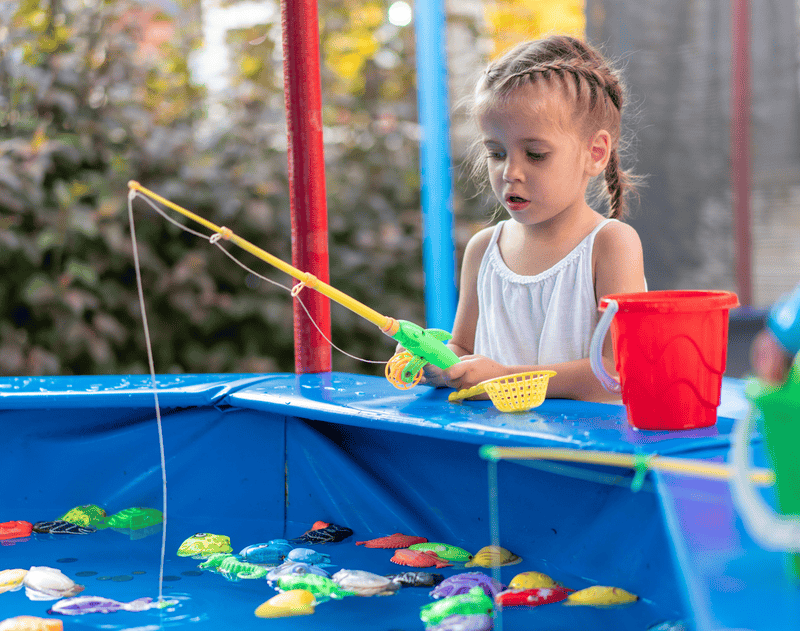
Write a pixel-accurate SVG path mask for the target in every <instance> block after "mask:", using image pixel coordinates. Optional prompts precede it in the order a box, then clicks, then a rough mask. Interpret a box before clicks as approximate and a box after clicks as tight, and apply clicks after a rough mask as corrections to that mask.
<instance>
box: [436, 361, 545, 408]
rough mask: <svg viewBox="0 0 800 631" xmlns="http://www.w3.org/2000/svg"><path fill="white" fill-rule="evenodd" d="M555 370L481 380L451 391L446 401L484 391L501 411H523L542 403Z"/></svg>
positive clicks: (520, 373) (466, 397) (460, 398)
mask: <svg viewBox="0 0 800 631" xmlns="http://www.w3.org/2000/svg"><path fill="white" fill-rule="evenodd" d="M555 374H556V371H555V370H534V371H531V372H519V373H516V374H513V375H505V376H503V377H495V378H494V379H487V380H486V381H481V382H480V383H479V384H478V385H477V386H472V387H471V388H466V389H464V390H459V391H458V392H451V393H450V396H449V397H447V400H448V401H451V402H452V401H461V400H463V399H468V398H470V397H474V396H476V395H478V394H482V393H483V392H486V393H487V394H488V395H489V398H490V399H491V400H492V403H494V406H495V407H496V408H497V409H498V410H500V411H501V412H525V411H527V410H530V409H532V408H535V407H537V406H539V405H541V404H542V402H543V401H544V398H545V395H546V394H547V383H548V382H549V381H550V377H552V376H553V375H555Z"/></svg>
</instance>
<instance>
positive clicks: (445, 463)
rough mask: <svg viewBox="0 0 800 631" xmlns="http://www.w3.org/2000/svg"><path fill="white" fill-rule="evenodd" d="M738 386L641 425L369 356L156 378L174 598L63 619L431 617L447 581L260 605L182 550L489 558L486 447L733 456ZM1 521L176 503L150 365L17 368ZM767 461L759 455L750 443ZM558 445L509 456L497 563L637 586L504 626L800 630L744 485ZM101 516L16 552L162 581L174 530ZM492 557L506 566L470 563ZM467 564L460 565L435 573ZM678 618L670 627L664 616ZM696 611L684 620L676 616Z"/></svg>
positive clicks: (403, 620) (131, 585) (592, 407)
mask: <svg viewBox="0 0 800 631" xmlns="http://www.w3.org/2000/svg"><path fill="white" fill-rule="evenodd" d="M741 392H742V383H741V382H739V381H737V380H729V379H726V380H725V382H724V385H723V401H722V405H721V407H720V410H719V421H718V423H717V425H716V426H715V427H712V428H707V429H704V430H697V431H689V432H645V431H634V430H632V429H631V428H630V427H629V426H628V424H627V421H626V417H625V410H624V408H622V407H621V406H616V405H604V404H592V403H581V402H574V401H564V400H547V401H545V403H544V404H543V405H542V406H541V407H539V408H537V409H535V410H533V411H530V412H526V413H520V414H502V413H500V412H498V411H497V410H496V409H495V408H494V407H492V406H491V404H490V403H489V402H466V403H457V404H453V403H448V402H447V392H446V391H444V390H433V389H430V388H426V387H418V388H414V389H413V390H409V391H398V390H395V389H394V388H393V387H392V386H391V385H390V384H388V383H387V382H386V381H385V380H384V379H381V378H375V377H365V376H358V375H352V374H342V373H330V374H328V373H326V374H314V375H293V374H270V375H179V376H168V375H163V376H160V377H159V402H160V406H161V409H162V420H163V431H164V446H165V457H166V472H167V485H168V493H167V498H168V511H167V522H166V548H165V550H166V556H165V560H164V572H163V594H164V597H165V598H166V599H170V600H173V601H176V602H175V604H174V605H172V606H170V607H168V608H164V609H151V610H148V611H145V612H139V613H133V612H126V611H119V612H116V613H109V614H100V613H93V614H86V615H82V616H74V617H63V621H64V625H65V628H66V629H71V628H75V629H78V628H101V629H137V630H144V629H148V630H149V629H159V628H176V627H180V628H186V629H187V631H188V630H190V629H197V630H198V631H200V630H201V629H250V628H253V629H265V628H269V629H353V630H360V629H382V630H386V631H388V630H395V631H397V630H406V631H412V630H422V629H424V624H423V623H422V621H421V620H420V617H419V612H420V608H421V607H423V606H424V605H426V604H428V603H430V602H433V599H432V598H431V596H430V594H429V592H430V589H429V588H419V587H408V588H405V587H404V588H402V589H401V590H400V591H399V592H397V593H396V594H395V595H393V596H387V597H347V598H344V599H342V600H336V601H334V600H331V601H328V602H325V603H321V604H319V605H318V606H317V607H316V611H315V613H314V614H313V615H309V616H298V617H292V618H283V619H272V620H263V619H260V618H257V617H256V616H255V615H254V611H255V609H256V607H258V606H259V605H260V604H261V603H263V602H265V601H267V600H268V599H270V598H271V597H272V596H274V595H275V594H276V592H275V590H274V589H273V588H272V587H271V586H270V584H269V583H268V582H267V581H266V580H264V579H258V580H240V581H238V582H231V581H228V580H226V579H225V578H224V577H223V576H221V575H219V574H216V573H213V572H209V571H203V570H201V569H198V564H199V563H200V561H199V560H197V559H193V558H191V557H183V556H178V554H177V551H178V548H179V546H180V545H181V543H182V542H183V541H184V540H185V539H187V538H188V537H190V536H191V535H193V534H195V533H198V532H205V533H213V534H221V535H226V536H228V537H230V541H231V546H232V548H233V551H234V552H238V551H239V550H241V549H242V548H244V547H245V546H247V545H250V544H254V543H260V542H265V541H269V540H271V539H276V538H292V537H297V536H299V535H301V534H302V533H303V532H304V531H306V530H308V529H309V528H311V526H312V524H313V523H314V522H316V521H318V520H321V521H325V522H329V523H335V524H338V525H342V526H347V527H348V528H351V529H352V530H353V533H354V534H353V536H352V537H349V538H347V539H345V540H344V541H341V542H338V543H329V544H324V545H320V546H313V545H310V546H307V547H312V548H314V549H316V550H318V551H320V552H324V553H325V554H328V555H330V557H331V563H332V567H331V568H328V569H329V570H330V571H336V570H338V569H342V568H347V569H362V570H367V571H370V572H373V573H376V574H381V575H385V574H396V573H399V572H402V571H406V570H408V569H412V568H407V567H403V566H399V565H397V564H395V563H393V562H392V561H391V560H390V559H391V556H392V553H393V551H392V550H384V549H369V548H365V547H364V546H356V545H355V542H356V541H364V540H368V539H372V538H376V537H381V536H384V535H389V534H392V533H396V532H402V533H405V534H413V535H420V536H423V537H426V538H427V539H428V540H429V541H434V542H443V543H448V544H454V545H457V546H460V547H463V548H466V549H467V550H469V551H470V552H472V553H473V554H474V553H475V552H476V551H477V550H479V549H480V548H482V547H483V546H486V545H488V544H490V543H491V540H490V537H491V532H490V521H491V519H490V510H489V494H490V485H489V482H488V475H487V467H488V465H487V462H486V461H485V460H482V459H481V458H480V456H479V448H480V446H481V445H484V444H493V445H512V446H513V445H518V446H559V447H568V448H572V449H600V450H607V451H614V452H624V453H643V454H662V455H671V456H676V457H691V458H703V459H708V460H718V461H721V460H724V459H725V458H726V454H727V449H728V446H729V433H730V429H731V424H732V420H731V419H733V418H735V417H737V416H739V415H742V414H745V413H747V405H746V403H745V401H744V399H743V397H742V394H741ZM0 410H2V428H3V439H2V443H0V444H1V445H2V447H0V463H1V464H0V472H1V473H2V489H3V490H2V501H1V502H0V522H7V521H15V520H25V521H29V522H32V523H33V522H38V521H46V520H54V519H56V518H57V517H59V516H60V515H63V514H64V513H65V512H66V511H68V510H69V509H71V508H73V507H76V506H81V505H85V504H96V505H99V506H102V507H103V508H104V509H105V510H106V511H107V512H108V514H109V515H110V514H112V513H116V512H118V511H120V510H123V509H126V508H130V507H150V508H156V509H161V507H162V493H161V490H162V477H161V465H160V453H159V442H158V430H157V424H156V421H155V411H154V397H153V392H152V390H151V388H150V378H149V377H147V376H141V375H137V376H128V377H95V376H90V377H58V378H6V379H0ZM754 443H755V451H756V458H757V464H763V463H764V459H763V453H761V452H760V451H759V449H758V446H759V444H760V441H759V440H758V439H757V438H756V439H755V440H754ZM631 479H632V472H631V471H629V470H623V469H610V468H604V467H598V466H589V465H579V464H569V465H567V464H563V463H555V462H536V463H527V464H525V463H522V462H507V461H501V462H500V463H498V465H497V482H498V483H497V491H496V492H497V501H498V505H499V535H500V536H499V543H500V545H502V546H503V547H505V548H506V549H508V550H510V551H512V552H514V553H515V554H517V555H519V556H520V557H522V559H523V561H522V562H521V563H519V564H517V565H513V566H508V567H503V568H501V569H500V578H501V581H502V582H503V583H508V582H509V581H510V580H511V578H512V577H513V576H515V575H516V574H518V573H520V572H523V571H530V570H535V571H539V572H543V573H545V574H548V575H549V576H551V577H552V578H554V579H555V580H557V581H559V582H561V583H563V584H564V585H565V586H567V587H570V588H573V589H582V588H584V587H588V586H591V585H595V584H599V585H611V586H616V587H621V588H623V589H626V590H628V591H630V592H633V593H635V594H637V595H638V596H639V597H640V599H639V600H638V601H637V602H635V603H633V604H630V605H626V606H621V607H612V608H596V607H576V606H565V605H564V604H563V603H555V604H550V605H544V606H541V607H536V608H520V607H515V608H505V609H504V610H503V612H502V620H501V621H500V622H501V625H502V627H503V628H504V629H547V630H548V631H557V630H564V631H566V630H590V629H592V630H607V629H613V630H615V631H627V630H636V631H644V630H645V629H648V628H651V627H653V626H657V625H659V624H662V623H665V622H672V623H677V622H678V621H683V622H684V623H685V625H686V627H685V628H690V629H698V630H709V631H710V630H712V629H754V630H755V629H793V628H794V629H797V628H800V598H798V594H797V591H796V588H795V587H794V585H792V584H791V583H790V582H789V580H788V579H787V575H786V572H785V568H784V565H785V563H784V561H785V559H784V556H783V555H782V554H781V553H779V552H768V551H764V550H761V549H759V548H757V547H756V546H755V545H754V544H753V543H752V541H751V540H750V539H749V537H748V536H747V534H746V532H745V530H744V529H743V528H742V524H741V521H740V519H739V518H738V516H737V515H736V512H735V510H734V509H733V508H732V504H731V499H730V494H729V492H728V490H727V485H726V484H724V483H719V482H708V481H701V480H693V479H687V478H682V477H679V476H674V475H655V474H653V473H650V474H648V476H647V479H646V481H645V484H644V487H643V488H642V489H641V490H640V491H639V492H632V490H631ZM142 534H145V533H139V532H138V531H131V532H129V533H128V534H126V533H124V532H120V531H118V530H112V529H105V530H99V531H98V532H95V533H92V534H88V535H55V534H33V535H31V536H29V537H26V538H22V539H7V540H4V541H0V543H1V544H2V547H0V569H10V568H22V569H28V568H30V567H34V566H47V567H53V568H57V569H59V570H60V571H61V572H63V573H64V574H66V575H67V576H68V577H70V578H71V579H73V580H74V581H75V582H77V583H79V584H81V585H83V586H84V588H85V589H84V591H83V592H82V594H81V595H92V596H101V597H105V598H111V599H115V600H118V601H124V602H127V601H131V600H133V599H136V598H141V597H146V596H149V597H153V598H155V597H157V595H158V589H159V573H160V572H159V570H160V561H161V530H160V529H157V531H156V532H152V533H150V534H149V536H141V535H142ZM471 570H473V571H474V570H477V571H482V570H483V571H485V572H487V573H491V570H489V569H485V570H484V569H483V568H471ZM428 571H435V572H439V573H442V574H444V575H445V576H449V575H452V574H455V573H458V572H463V571H465V570H464V568H463V567H452V568H443V569H440V570H431V569H429V570H428ZM53 602H54V601H50V602H42V601H33V600H30V599H29V598H27V597H26V595H25V590H24V589H23V590H19V591H13V592H6V593H0V620H3V619H5V618H10V617H13V616H19V615H33V616H38V617H54V616H49V615H48V613H47V611H48V609H49V608H50V607H51V606H52V605H53ZM665 628H666V627H665ZM676 628H679V627H676Z"/></svg>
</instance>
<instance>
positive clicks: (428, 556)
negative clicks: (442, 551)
mask: <svg viewBox="0 0 800 631" xmlns="http://www.w3.org/2000/svg"><path fill="white" fill-rule="evenodd" d="M390 561H392V563H397V564H398V565H408V566H410V567H431V566H432V565H435V566H436V567H437V568H439V567H453V564H452V563H448V562H447V561H445V560H444V559H440V558H439V555H438V554H436V553H435V552H417V551H416V550H395V552H394V556H393V557H392V558H391V559H390Z"/></svg>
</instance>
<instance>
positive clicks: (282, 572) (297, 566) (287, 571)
mask: <svg viewBox="0 0 800 631" xmlns="http://www.w3.org/2000/svg"><path fill="white" fill-rule="evenodd" d="M291 574H294V575H298V576H299V575H302V574H316V575H317V576H324V577H325V578H330V573H329V572H328V571H326V570H324V569H322V568H321V567H319V566H318V565H311V564H310V563H300V562H297V561H286V563H283V564H282V565H279V566H278V567H274V568H272V569H271V570H270V571H269V572H268V573H267V580H268V581H269V583H270V585H272V584H273V583H275V582H277V581H278V579H280V578H281V577H283V576H289V575H291Z"/></svg>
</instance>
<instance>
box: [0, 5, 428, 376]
mask: <svg viewBox="0 0 800 631" xmlns="http://www.w3.org/2000/svg"><path fill="white" fill-rule="evenodd" d="M184 4H186V3H184ZM323 4H325V5H326V6H325V7H321V11H323V10H324V11H325V15H323V16H321V18H322V19H321V23H322V24H323V29H322V32H321V40H322V49H323V51H324V50H326V49H327V48H329V46H330V42H331V41H332V40H333V39H334V38H336V37H338V36H341V27H342V24H345V25H347V24H349V25H350V26H349V27H350V28H351V30H353V31H354V32H355V33H356V35H354V37H356V36H358V37H362V38H363V36H364V35H363V34H364V33H365V32H366V31H365V29H367V28H368V27H369V28H372V26H371V25H367V24H365V23H363V20H362V21H361V22H358V21H357V23H353V24H350V22H349V21H350V20H351V18H350V17H348V16H349V15H354V13H353V12H352V10H351V9H352V7H350V6H349V5H350V4H352V2H349V3H348V1H347V0H339V1H338V2H330V3H323ZM66 6H69V7H70V8H69V11H67V10H66V9H65V8H64V7H66ZM376 6H377V5H376ZM59 7H61V8H59ZM370 15H373V17H374V15H375V12H374V11H372V13H370ZM165 22H166V23H167V25H168V27H169V28H168V31H169V32H170V35H169V36H168V37H160V36H158V33H159V32H160V31H159V29H162V30H163V26H164V23H165ZM195 28H196V26H195ZM149 29H155V30H149ZM275 31H276V29H275V28H273V29H272V30H271V31H270V37H267V38H264V37H263V35H264V28H263V27H260V28H252V29H243V30H241V31H237V32H233V33H231V34H229V35H230V36H229V38H228V43H229V45H230V47H231V49H232V50H233V52H234V63H235V67H236V68H237V69H238V71H239V72H238V74H237V78H236V81H235V82H234V85H233V86H232V88H231V94H230V95H227V96H226V98H225V99H224V101H223V102H222V103H220V104H218V107H222V108H224V109H223V113H222V116H219V117H217V118H216V119H215V118H213V116H211V115H210V114H209V112H208V107H207V101H206V94H205V90H204V88H202V87H200V86H197V85H195V84H194V83H193V82H192V77H191V76H190V72H189V65H188V63H187V60H188V59H189V58H190V55H191V52H192V48H193V46H194V43H195V42H196V41H197V36H198V33H197V32H195V31H192V30H183V27H181V26H180V25H179V23H178V22H177V21H173V20H170V19H168V17H167V16H163V15H158V14H156V13H155V12H154V11H153V10H151V9H146V8H143V5H141V4H139V3H136V2H133V1H131V0H122V1H119V2H97V3H88V2H87V3H75V4H74V6H73V4H71V3H70V4H69V5H67V4H64V5H62V4H61V3H50V2H44V0H42V1H39V0H25V1H24V2H21V3H19V4H18V6H17V11H16V13H15V14H14V15H13V18H12V22H11V28H8V29H5V30H2V29H0V245H1V246H2V247H0V261H1V264H2V268H3V270H5V274H3V277H2V278H0V374H5V375H39V374H114V373H141V372H145V371H146V358H147V356H146V352H145V347H144V333H143V330H142V325H141V317H140V313H139V303H138V296H137V290H136V283H135V275H134V266H133V257H132V247H131V242H130V237H129V230H128V217H127V205H126V195H127V181H128V180H131V179H135V180H138V181H139V182H141V183H142V184H143V185H144V186H146V187H147V188H150V189H152V190H154V191H157V192H159V193H160V194H162V195H163V196H165V197H167V198H168V199H171V200H172V201H174V202H175V203H178V204H180V205H182V206H185V207H186V208H189V209H191V210H193V211H194V212H196V213H198V214H199V215H202V216H204V217H207V218H208V219H209V220H211V221H213V222H214V223H217V224H218V225H225V226H228V227H230V228H231V229H233V230H234V231H235V232H236V233H237V234H239V235H241V236H242V237H244V238H246V239H248V240H250V241H252V242H253V243H256V244H257V245H259V246H260V247H262V248H264V249H265V250H267V251H269V252H271V253H272V254H274V255H276V256H278V257H280V258H282V259H284V260H286V261H290V260H291V229H290V211H289V208H290V206H289V197H288V195H289V192H288V183H287V175H286V155H285V144H286V137H285V118H284V111H283V94H282V78H281V61H280V58H279V57H280V55H279V52H280V45H281V44H280V34H279V29H277V31H278V32H277V38H276V32H275ZM154 33H155V35H154ZM412 42H413V34H412V33H411V32H410V31H408V30H407V29H406V30H401V31H400V32H397V33H393V36H392V37H388V38H386V39H385V40H383V41H380V42H378V43H377V44H375V45H374V46H373V47H372V48H369V47H366V48H365V47H364V46H363V45H356V44H354V50H356V51H360V52H361V54H362V57H361V58H360V61H359V62H358V67H357V71H356V72H355V73H352V67H351V66H352V62H353V60H352V58H350V62H348V63H351V66H348V68H350V70H349V71H348V72H350V74H349V75H347V76H345V75H344V74H342V73H341V72H340V70H341V68H338V69H337V66H336V64H335V63H332V64H330V65H329V64H328V63H326V64H324V65H323V97H324V98H323V101H324V103H325V109H324V113H323V114H324V123H325V126H326V131H325V133H326V161H327V181H326V186H327V197H328V210H329V229H330V246H329V247H330V264H331V284H332V285H334V286H335V287H337V288H338V289H340V290H342V291H344V292H345V293H348V294H350V295H352V296H354V297H355V298H357V299H359V300H361V301H362V302H364V303H365V304H367V305H370V306H372V307H373V308H376V309H378V310H379V311H380V312H381V313H384V314H387V315H391V316H393V317H396V318H403V319H408V320H412V321H415V322H418V323H421V324H422V323H424V309H423V278H422V272H421V263H420V259H421V252H420V248H421V234H420V233H421V226H420V222H421V219H420V211H419V204H420V201H419V174H418V150H419V148H418V140H417V135H418V132H417V126H416V123H415V120H416V108H415V104H416V97H415V93H414V83H413V72H414V64H413V48H412ZM351 43H352V42H351ZM276 49H277V51H278V54H276ZM381 51H383V54H382V56H381V57H377V58H378V59H381V60H382V63H381V64H379V63H376V61H375V59H376V55H378V53H380V52H381ZM350 52H352V51H350ZM335 60H336V58H334V61H335ZM387 60H389V61H388V62H387ZM212 113H213V112H212ZM134 208H135V219H136V228H137V237H138V245H139V254H140V260H141V266H142V276H143V282H144V293H145V306H146V309H147V317H148V321H149V325H150V333H151V337H152V342H153V349H154V359H155V365H156V370H157V371H158V372H162V373H164V372H197V373H203V372H262V371H263V372H266V371H274V370H284V371H291V370H293V368H294V361H293V341H292V336H293V332H292V326H291V321H292V315H291V314H292V304H291V298H290V296H289V294H288V292H287V291H286V290H285V289H283V288H280V287H275V286H274V285H272V284H270V283H265V282H263V281H262V280H260V279H258V278H257V277H255V276H253V275H251V274H249V273H248V272H247V271H245V270H242V269H241V268H240V267H238V266H236V265H235V264H234V263H233V262H232V261H230V259H228V258H227V257H226V256H225V255H224V254H223V253H222V252H220V251H219V250H218V249H217V248H216V247H214V246H211V245H209V244H208V243H207V242H205V241H204V240H202V239H199V238H197V237H194V236H191V235H188V234H186V233H185V232H183V231H181V230H180V229H179V228H178V227H176V226H174V225H172V224H170V223H169V222H167V221H165V220H164V219H163V218H162V217H161V216H159V215H157V214H156V213H155V212H153V211H152V209H150V208H149V207H148V206H147V205H146V204H145V203H144V202H143V201H141V200H136V201H135V203H134ZM191 227H192V228H196V226H191ZM229 247H230V246H229ZM231 252H232V253H233V254H235V255H236V256H237V257H238V258H240V259H241V260H242V261H243V262H245V263H246V264H247V265H249V266H251V267H252V268H253V269H254V270H256V271H257V272H258V273H259V274H263V275H265V276H267V277H269V278H271V279H274V280H276V281H278V282H280V283H282V284H283V285H286V286H289V285H290V284H291V283H290V281H291V279H289V278H288V277H285V276H283V275H282V274H281V273H280V272H278V271H277V270H274V269H272V268H271V267H269V266H267V265H266V264H264V263H261V262H260V261H257V260H253V259H252V258H251V257H249V255H247V254H245V253H243V252H240V251H234V250H231ZM332 316H333V341H334V343H336V344H337V345H339V346H341V347H342V348H344V349H345V350H347V352H349V353H352V354H355V355H357V356H359V357H364V358H368V359H377V360H383V361H385V360H387V359H388V358H389V357H390V356H391V354H392V352H393V349H394V342H393V341H391V340H389V339H388V338H386V337H385V336H383V335H382V334H381V333H380V332H379V331H378V330H377V329H376V328H375V327H374V325H372V324H370V323H368V322H366V321H363V320H362V319H361V318H359V317H358V316H355V315H354V314H351V313H350V312H349V311H346V310H345V309H343V308H341V307H338V306H337V305H334V306H333V307H332ZM334 369H335V370H347V371H355V372H372V373H380V371H381V370H382V366H377V367H376V366H374V365H370V364H364V363H360V362H355V361H354V360H351V359H349V358H347V357H346V356H344V355H341V354H338V353H336V352H334Z"/></svg>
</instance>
